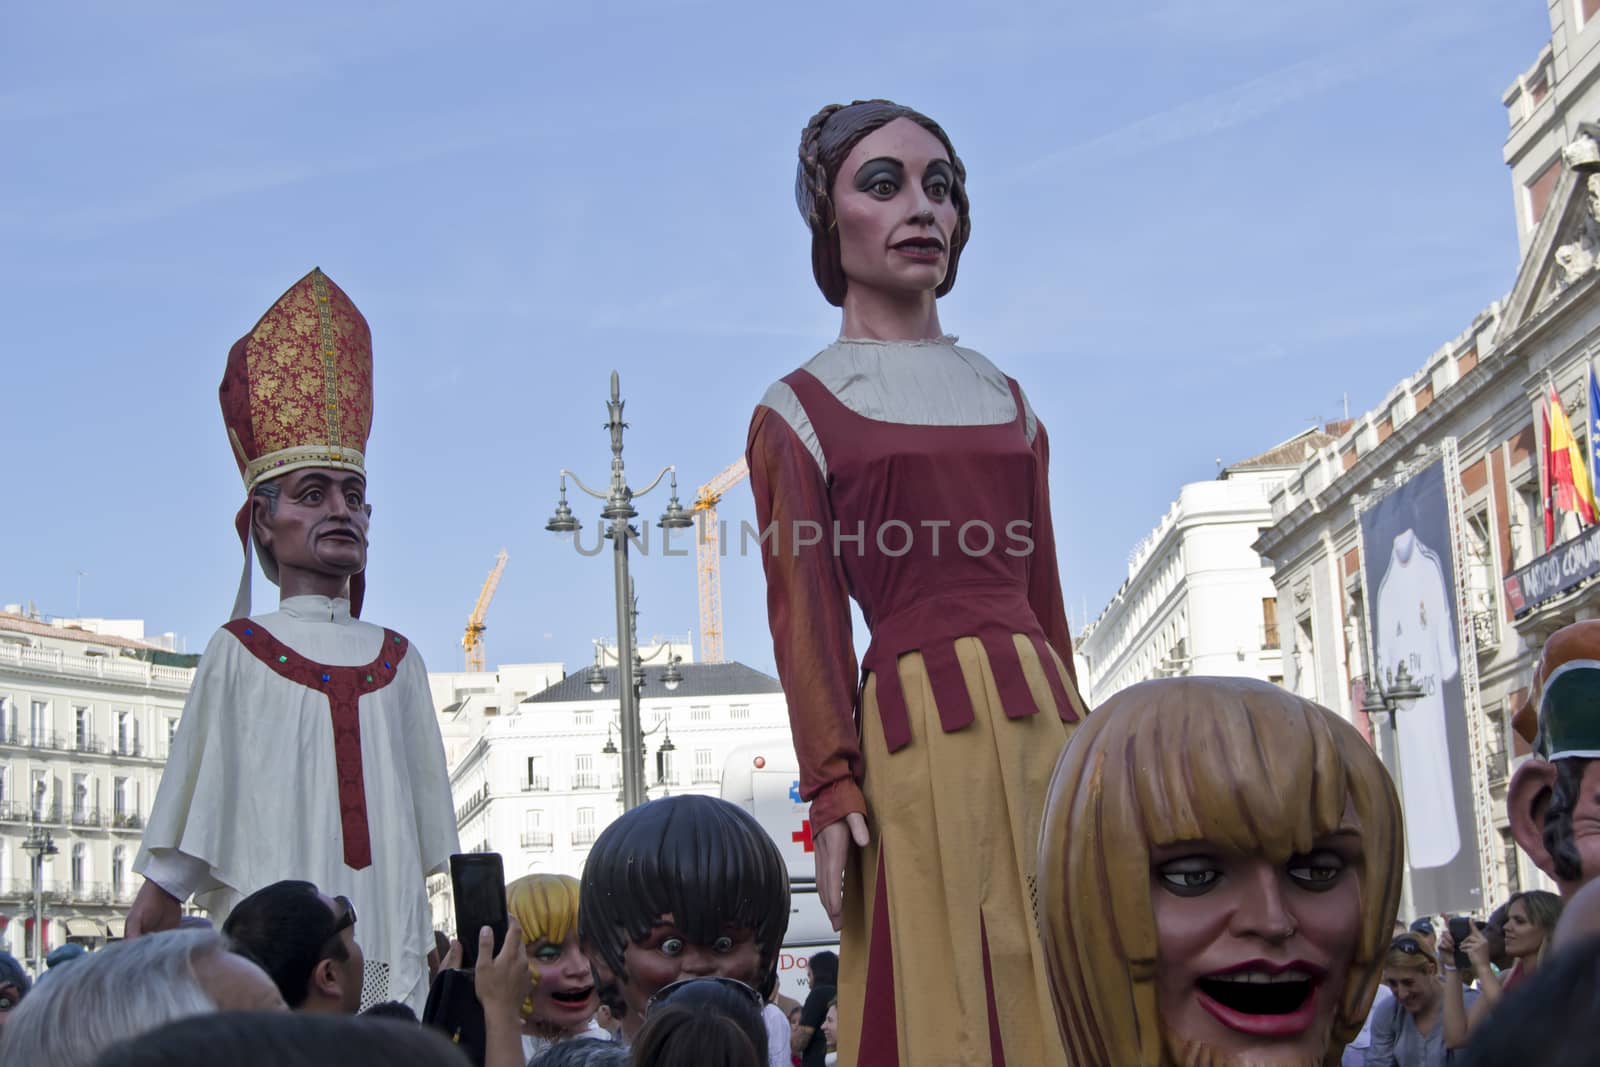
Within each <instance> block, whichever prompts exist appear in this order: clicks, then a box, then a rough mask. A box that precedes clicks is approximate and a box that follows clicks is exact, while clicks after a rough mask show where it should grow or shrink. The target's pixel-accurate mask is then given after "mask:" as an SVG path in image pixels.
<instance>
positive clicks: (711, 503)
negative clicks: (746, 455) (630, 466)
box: [694, 458, 750, 663]
mask: <svg viewBox="0 0 1600 1067" xmlns="http://www.w3.org/2000/svg"><path fill="white" fill-rule="evenodd" d="M749 473H750V468H749V467H747V466H745V462H744V460H743V459H742V458H741V459H740V460H739V462H737V463H735V464H733V465H732V466H730V467H728V468H727V469H726V470H724V471H723V472H722V473H721V474H718V475H717V476H716V477H715V478H713V479H711V480H710V481H709V482H707V483H706V484H705V485H702V486H701V487H700V494H699V495H698V496H697V497H696V498H695V502H694V513H695V515H696V517H697V518H698V519H699V526H700V536H699V537H697V538H695V548H694V559H695V569H696V570H697V571H698V572H699V575H700V661H701V662H702V663H723V662H725V661H724V659H723V657H722V566H721V550H720V545H721V531H720V530H719V529H718V528H717V501H719V500H721V499H722V497H723V494H725V493H727V491H728V490H729V489H732V488H733V487H734V486H736V485H738V484H739V483H740V482H742V481H744V479H745V476H746V475H747V474H749Z"/></svg>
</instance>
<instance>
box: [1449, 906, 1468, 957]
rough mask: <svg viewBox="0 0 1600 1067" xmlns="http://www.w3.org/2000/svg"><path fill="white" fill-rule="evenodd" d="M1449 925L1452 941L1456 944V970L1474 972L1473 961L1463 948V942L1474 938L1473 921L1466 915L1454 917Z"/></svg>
mask: <svg viewBox="0 0 1600 1067" xmlns="http://www.w3.org/2000/svg"><path fill="white" fill-rule="evenodd" d="M1449 925H1450V940H1452V941H1454V942H1455V943H1456V969H1457V970H1462V971H1470V970H1472V960H1471V959H1470V958H1469V957H1468V956H1467V954H1466V952H1465V951H1464V950H1463V949H1462V948H1461V942H1463V941H1465V940H1466V939H1467V938H1469V937H1471V936H1472V932H1473V931H1472V920H1471V919H1469V918H1467V917H1466V916H1465V915H1452V916H1451V917H1450V923H1449Z"/></svg>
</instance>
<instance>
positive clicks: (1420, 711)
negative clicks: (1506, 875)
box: [1361, 460, 1483, 920]
mask: <svg viewBox="0 0 1600 1067" xmlns="http://www.w3.org/2000/svg"><path fill="white" fill-rule="evenodd" d="M1361 540H1362V559H1363V562H1364V564H1365V568H1364V572H1363V577H1364V589H1365V598H1366V607H1367V626H1368V633H1369V634H1370V636H1371V649H1372V656H1373V659H1372V663H1373V668H1374V669H1373V672H1372V678H1371V679H1370V680H1369V688H1370V687H1371V684H1372V682H1375V681H1376V682H1381V683H1382V685H1383V688H1384V689H1385V691H1387V690H1390V689H1392V688H1393V687H1394V685H1395V681H1396V678H1397V676H1398V674H1399V671H1400V667H1401V665H1402V664H1403V665H1404V666H1405V669H1406V672H1407V673H1408V674H1409V676H1410V679H1411V681H1412V683H1413V684H1414V685H1416V686H1417V687H1418V688H1420V689H1421V691H1422V695H1421V697H1420V698H1419V699H1417V700H1415V701H1411V702H1409V703H1405V704H1402V705H1400V707H1399V710H1398V712H1397V713H1396V714H1395V716H1394V725H1393V726H1392V727H1391V726H1390V725H1389V723H1388V722H1385V721H1382V719H1383V718H1387V717H1386V716H1384V717H1380V720H1379V721H1376V722H1374V723H1373V724H1372V727H1373V731H1374V732H1375V733H1376V732H1378V731H1380V730H1381V731H1382V733H1383V737H1384V745H1383V752H1384V754H1385V762H1386V763H1387V764H1388V766H1389V773H1390V774H1391V775H1393V776H1394V779H1395V782H1396V783H1397V785H1398V787H1399V790H1400V802H1401V805H1402V807H1403V808H1404V810H1405V821H1406V862H1407V865H1408V867H1409V873H1410V877H1411V902H1412V911H1413V915H1411V916H1407V917H1406V918H1407V919H1408V920H1409V919H1410V918H1414V917H1416V916H1420V915H1438V914H1440V913H1441V912H1451V913H1457V912H1459V913H1467V912H1480V913H1481V912H1482V911H1483V900H1482V895H1483V893H1482V889H1481V888H1480V884H1479V876H1478V845H1477V833H1476V828H1475V822H1474V819H1473V810H1472V761H1471V756H1470V749H1469V748H1468V744H1469V741H1468V731H1467V709H1466V697H1465V690H1464V688H1463V686H1462V678H1461V661H1460V657H1461V651H1460V649H1461V642H1460V632H1459V629H1458V627H1459V625H1460V619H1459V618H1458V611H1457V605H1456V595H1455V590H1456V581H1455V560H1454V558H1453V553H1452V552H1451V548H1450V545H1451V540H1450V512H1449V503H1448V500H1447V499H1446V496H1445V470H1444V461H1443V460H1440V461H1439V462H1437V463H1434V464H1432V465H1431V466H1428V467H1426V468H1424V469H1423V470H1422V471H1420V472H1419V473H1417V474H1415V475H1413V476H1412V477H1411V478H1410V480H1408V481H1407V482H1405V483H1404V484H1403V485H1401V486H1399V487H1398V488H1397V489H1395V490H1394V491H1393V492H1391V493H1390V494H1389V495H1388V496H1386V497H1384V498H1383V499H1382V500H1380V501H1378V502H1377V503H1375V504H1373V505H1371V506H1370V507H1369V508H1368V509H1367V510H1366V511H1364V512H1363V513H1362V515H1361ZM1468 654H1471V653H1470V652H1469V653H1468Z"/></svg>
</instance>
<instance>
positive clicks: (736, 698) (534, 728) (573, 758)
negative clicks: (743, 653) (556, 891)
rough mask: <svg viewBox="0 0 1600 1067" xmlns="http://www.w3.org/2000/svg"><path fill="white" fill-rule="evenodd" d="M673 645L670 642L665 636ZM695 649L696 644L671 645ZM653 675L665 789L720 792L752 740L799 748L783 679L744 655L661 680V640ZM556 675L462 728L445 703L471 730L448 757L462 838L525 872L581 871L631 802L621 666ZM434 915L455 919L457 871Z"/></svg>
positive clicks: (510, 874)
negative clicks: (671, 682)
mask: <svg viewBox="0 0 1600 1067" xmlns="http://www.w3.org/2000/svg"><path fill="white" fill-rule="evenodd" d="M660 647H661V648H666V647H667V646H660ZM672 647H673V648H675V649H684V650H686V647H687V646H678V645H674V646H672ZM641 655H642V657H643V658H644V660H645V686H644V691H643V696H642V699H641V700H640V702H639V717H640V723H641V726H642V728H643V730H644V733H645V738H644V745H645V784H646V787H647V792H648V795H649V796H650V797H651V798H658V797H662V796H668V795H672V794H677V793H704V794H710V795H717V794H718V793H719V792H720V790H721V783H722V768H723V764H724V763H725V762H726V760H727V757H728V755H729V754H730V753H731V752H732V751H733V750H734V749H735V748H737V747H739V746H741V745H745V744H749V743H751V742H766V741H770V742H772V743H773V744H774V745H781V746H783V747H784V748H785V749H792V744H793V742H792V741H791V739H790V734H789V717H788V706H787V704H786V703H785V701H784V698H783V690H782V687H781V686H780V685H779V684H778V681H777V679H775V678H772V677H769V676H768V675H765V674H762V673H761V672H760V671H756V670H753V669H751V668H749V667H746V666H744V665H743V664H740V663H705V664H695V663H684V664H681V665H680V668H679V670H680V671H681V674H682V681H681V682H678V683H677V684H676V685H675V686H674V687H672V688H669V687H668V686H667V685H666V684H665V683H664V682H663V680H662V673H663V672H662V669H661V667H659V666H656V665H655V664H656V663H663V662H664V661H663V660H661V659H659V658H655V649H653V648H649V647H647V648H644V649H641ZM600 677H601V678H603V684H602V685H601V686H600V688H599V690H598V691H596V690H595V689H593V688H592V686H591V681H592V680H593V679H594V675H593V673H592V669H589V668H586V669H585V670H582V671H577V672H574V673H573V674H571V675H566V676H565V677H562V678H558V679H556V680H555V681H554V682H553V683H552V684H551V685H550V686H548V687H547V688H545V689H543V690H542V691H540V692H535V693H533V694H531V695H529V696H527V697H525V698H524V699H523V700H521V701H520V702H518V703H516V704H509V703H508V704H503V705H501V706H500V708H499V712H498V713H497V714H495V715H493V716H488V717H482V716H480V717H479V719H478V721H477V722H475V723H473V724H472V725H471V726H470V727H468V728H467V729H465V730H463V728H462V725H461V723H460V722H459V718H460V716H462V715H463V714H467V715H470V714H471V708H472V705H471V703H470V702H469V703H468V704H467V705H465V706H464V707H462V708H457V709H453V710H452V709H449V708H448V707H447V708H445V709H443V710H442V711H441V720H442V722H443V723H444V729H445V731H446V733H447V735H452V736H460V737H462V738H463V739H464V740H462V741H457V742H452V743H453V744H456V745H457V746H458V747H457V749H456V752H455V755H454V756H453V758H452V759H451V763H450V782H451V791H452V794H453V796H454V799H455V804H456V820H457V826H458V828H459V831H460V835H461V847H462V849H463V850H465V851H468V852H498V853H500V854H501V855H502V856H503V857H504V860H505V873H506V880H507V881H508V882H509V881H511V880H513V879H515V878H518V877H520V876H521V875H524V874H531V873H534V872H551V873H559V874H571V875H573V876H577V875H579V874H581V873H582V870H583V862H584V859H585V857H586V856H587V855H588V851H589V846H590V845H592V844H593V843H594V840H595V838H596V837H598V836H599V834H600V831H602V830H604V829H605V828H606V826H608V825H609V824H610V823H611V820H613V819H615V818H616V817H617V816H618V815H619V814H621V812H622V797H621V793H622V765H621V762H620V752H619V749H620V744H621V734H620V732H619V726H620V722H619V717H620V714H621V707H620V702H619V700H618V690H617V677H618V671H617V669H616V668H615V667H603V668H601V670H600ZM431 889H432V892H433V901H434V903H433V909H434V919H435V924H436V927H437V928H438V929H441V930H453V929H454V916H453V913H452V907H453V905H452V903H451V899H450V892H449V883H448V879H444V878H437V879H435V880H434V882H433V884H432V886H431Z"/></svg>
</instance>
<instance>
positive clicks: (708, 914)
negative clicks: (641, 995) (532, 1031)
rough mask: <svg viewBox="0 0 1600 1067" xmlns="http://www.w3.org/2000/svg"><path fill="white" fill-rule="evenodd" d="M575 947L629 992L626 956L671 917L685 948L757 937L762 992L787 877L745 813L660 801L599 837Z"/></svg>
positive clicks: (778, 934)
mask: <svg viewBox="0 0 1600 1067" xmlns="http://www.w3.org/2000/svg"><path fill="white" fill-rule="evenodd" d="M580 898H581V900H582V901H583V904H582V906H581V907H580V908H579V909H578V939H579V941H580V942H582V944H583V950H584V952H586V953H588V955H589V958H590V959H593V960H596V961H597V962H600V963H603V964H605V966H606V967H607V968H608V969H609V970H610V971H611V974H612V976H614V977H615V979H616V980H617V981H620V982H626V981H627V980H628V978H627V967H626V965H625V963H624V952H625V951H626V950H627V947H628V943H629V942H640V941H643V940H644V939H645V938H646V937H648V936H649V934H650V931H651V930H652V929H653V928H654V927H655V926H656V925H657V924H658V923H660V921H661V917H662V916H663V915H668V914H670V915H671V916H672V917H673V922H674V925H676V926H677V928H678V929H679V930H681V931H682V932H683V933H684V935H685V936H686V937H688V938H689V939H690V940H691V941H695V942H699V943H703V944H710V943H712V942H713V941H715V940H716V939H717V938H718V937H720V936H721V935H722V932H723V929H724V928H725V927H727V926H729V925H732V926H738V927H744V928H747V929H750V930H753V931H754V932H755V939H756V942H757V944H759V945H760V947H761V976H760V977H761V980H760V981H759V982H756V983H753V984H755V985H757V986H761V985H764V984H765V983H766V982H767V981H768V980H770V979H771V978H772V976H773V975H774V974H775V973H776V972H777V968H778V950H779V949H780V948H781V947H782V946H783V935H784V934H785V933H786V932H787V931H788V929H789V872H788V868H787V867H785V866H784V862H783V856H782V855H781V854H780V853H779V852H778V846H777V845H775V844H773V842H772V838H770V837H768V836H767V834H766V831H764V830H762V828H761V824H760V823H758V822H756V820H755V817H754V816H753V815H751V814H750V813H749V812H747V811H745V810H744V809H743V808H740V807H738V806H737V805H734V804H730V803H728V802H727V801H725V800H719V799H717V798H716V797H706V796H694V795H689V796H678V797H664V798H662V799H660V800H653V801H651V802H650V803H648V804H644V805H641V806H640V807H637V808H634V809H633V810H632V811H630V812H627V813H625V814H624V815H623V816H622V817H621V818H619V819H617V820H616V821H615V822H613V823H612V824H611V825H610V826H607V827H606V828H605V830H604V831H602V832H601V834H600V836H599V838H598V839H597V840H596V841H595V843H594V847H593V848H591V849H590V850H589V858H588V860H587V861H586V862H585V863H584V865H583V888H582V890H581V892H580Z"/></svg>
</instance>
